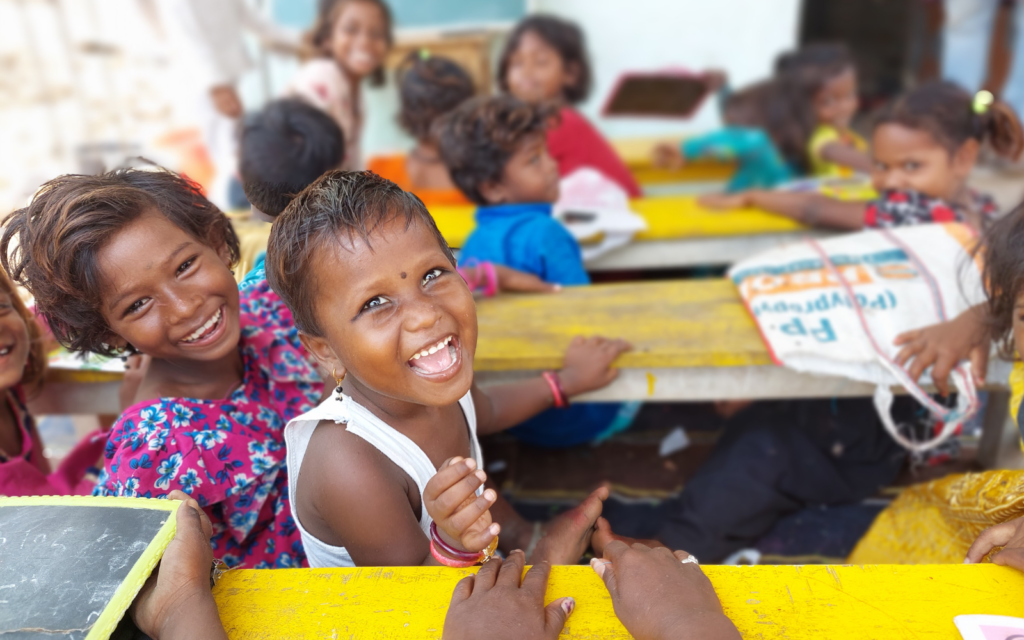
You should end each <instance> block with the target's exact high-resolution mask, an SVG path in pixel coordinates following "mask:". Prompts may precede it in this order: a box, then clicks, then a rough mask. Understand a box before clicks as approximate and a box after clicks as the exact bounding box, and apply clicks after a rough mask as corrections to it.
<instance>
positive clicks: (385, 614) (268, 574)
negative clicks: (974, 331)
mask: <svg viewBox="0 0 1024 640" xmlns="http://www.w3.org/2000/svg"><path fill="white" fill-rule="evenodd" d="M470 571H471V570H468V569H467V570H458V569H445V568H433V567H389V568H358V569H277V570H272V571H268V570H235V571H229V572H228V573H226V574H225V575H224V577H223V578H221V580H220V582H219V583H218V584H217V587H216V588H215V589H214V596H215V598H216V600H217V605H218V608H219V610H220V616H221V620H222V621H223V622H224V626H225V628H226V629H227V631H228V636H229V637H230V638H232V639H237V640H243V639H246V640H248V639H252V640H255V639H257V638H296V639H297V638H304V639H313V638H356V639H358V638H415V639H422V638H440V637H441V630H442V628H443V625H444V616H445V612H446V611H447V608H448V604H449V602H450V601H451V594H452V589H453V588H454V587H455V583H456V582H458V581H459V579H461V578H462V577H463V576H464V575H466V574H468V573H469V572H470ZM704 571H705V572H706V573H707V575H708V577H709V578H710V579H711V582H712V583H713V584H714V586H715V590H716V591H717V592H718V595H719V597H720V598H721V600H722V605H723V607H724V608H725V612H726V614H727V615H728V616H729V617H730V618H731V619H732V620H733V622H735V623H736V626H737V627H738V628H739V630H740V632H741V633H742V634H743V637H744V638H751V639H753V638H758V639H761V640H769V639H776V638H777V639H779V640H782V639H783V638H785V639H788V640H800V639H807V640H812V639H813V640H818V639H820V638H834V639H843V638H851V639H852V638H857V639H860V638H885V639H889V638H916V639H921V640H924V639H927V640H940V639H941V640H957V639H959V638H960V635H959V634H958V633H957V631H956V628H955V627H954V626H953V616H956V615H961V614H979V613H985V614H992V615H1008V616H1017V617H1024V597H1022V596H1024V574H1021V573H1020V572H1018V571H1015V570H1013V569H1007V568H1005V567H997V566H995V565H990V564H986V565H971V566H968V565H917V566H897V565H873V566H872V565H867V566H823V565H814V566H810V565H809V566H759V567H728V566H706V567H704ZM563 596H573V597H574V598H575V599H576V603H577V606H576V610H575V611H574V612H573V614H572V617H571V618H570V619H569V623H568V625H567V626H566V628H565V631H564V632H563V634H562V636H561V637H562V638H564V639H567V640H568V639H579V640H584V639H586V640H611V639H620V638H621V639H626V638H629V637H630V636H629V634H627V633H626V631H625V629H624V628H623V627H622V625H621V624H620V623H619V621H618V619H617V618H616V617H615V613H614V611H613V610H612V604H611V599H610V598H609V596H608V592H607V591H606V590H605V587H604V584H603V583H602V582H601V581H600V579H599V578H598V577H597V575H596V574H594V572H593V571H592V570H591V569H590V567H585V566H572V567H555V568H554V569H553V570H552V572H551V582H550V584H549V586H548V592H547V600H548V601H550V600H553V599H555V598H560V597H563Z"/></svg>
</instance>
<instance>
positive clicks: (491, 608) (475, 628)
mask: <svg viewBox="0 0 1024 640" xmlns="http://www.w3.org/2000/svg"><path fill="white" fill-rule="evenodd" d="M525 565H526V558H525V557H524V556H523V552H522V551H513V552H512V553H510V554H509V556H508V560H505V561H504V562H502V561H501V558H491V559H490V560H488V561H487V563H485V564H484V566H483V567H482V568H481V569H480V571H478V572H477V574H476V575H475V576H466V577H465V578H463V579H462V580H460V581H459V584H457V585H455V592H454V593H453V594H452V603H451V605H450V606H449V607H448V614H447V615H446V616H445V619H444V631H443V632H442V636H443V637H444V640H463V639H473V640H476V639H478V638H488V640H506V639H507V640H520V639H522V638H529V639H530V640H542V639H545V638H546V639H548V640H555V639H556V638H558V635H559V634H560V633H561V632H562V628H563V627H565V620H566V618H568V617H569V615H570V614H571V613H572V611H573V609H574V608H575V607H576V601H575V600H573V599H572V598H558V599H557V600H555V601H554V602H552V603H551V604H549V605H548V606H547V607H545V606H544V592H545V591H547V587H548V575H549V574H550V573H551V565H549V564H534V566H533V567H532V568H531V569H530V570H529V571H527V572H526V576H525V577H523V567H524V566H525Z"/></svg>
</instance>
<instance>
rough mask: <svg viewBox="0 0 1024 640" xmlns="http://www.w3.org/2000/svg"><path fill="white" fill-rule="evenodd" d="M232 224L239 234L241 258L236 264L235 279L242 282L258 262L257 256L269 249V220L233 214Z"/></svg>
mask: <svg viewBox="0 0 1024 640" xmlns="http://www.w3.org/2000/svg"><path fill="white" fill-rule="evenodd" d="M231 224H232V226H233V227H234V228H235V235H237V236H238V246H239V258H238V264H237V265H235V280H236V281H237V282H241V281H242V278H244V277H245V274H247V273H249V272H250V271H251V270H252V267H253V265H254V264H256V258H257V256H259V255H260V254H261V253H262V252H264V251H266V250H267V241H268V240H270V228H271V225H270V223H269V222H264V221H262V220H255V219H252V218H244V217H241V216H231Z"/></svg>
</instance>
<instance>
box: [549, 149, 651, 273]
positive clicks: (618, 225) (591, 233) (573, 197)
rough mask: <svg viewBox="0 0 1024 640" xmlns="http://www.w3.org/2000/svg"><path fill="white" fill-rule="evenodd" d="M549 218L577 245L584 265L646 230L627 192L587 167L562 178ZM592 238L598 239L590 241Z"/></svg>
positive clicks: (645, 223)
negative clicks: (558, 224)
mask: <svg viewBox="0 0 1024 640" xmlns="http://www.w3.org/2000/svg"><path fill="white" fill-rule="evenodd" d="M552 215H554V217H555V219H556V220H558V221H559V222H561V223H562V225H563V226H564V227H565V228H566V229H568V230H569V233H571V234H572V237H574V238H576V241H577V242H579V243H580V249H581V250H582V252H583V261H584V262H586V261H588V260H593V259H594V258H596V257H597V256H599V255H603V254H605V253H607V252H609V251H611V250H612V249H617V248H618V247H621V246H623V245H625V244H628V243H629V242H630V241H631V240H632V239H633V236H634V235H636V234H637V233H638V232H640V231H644V230H645V229H647V221H645V220H644V219H643V218H641V217H640V216H638V215H636V214H635V213H633V212H632V211H631V210H630V208H629V195H628V194H627V193H626V191H625V190H624V189H623V188H622V187H620V186H619V185H618V184H616V183H615V182H614V181H612V180H611V179H609V178H607V177H606V176H605V175H604V174H603V173H601V172H600V171H598V170H596V169H591V168H587V167H584V168H582V169H577V170H576V171H573V172H572V173H570V174H569V175H567V176H565V177H564V178H562V180H561V182H560V183H559V197H558V202H556V203H555V206H554V208H553V211H552ZM595 238H599V240H598V241H597V242H593V240H594V239H595Z"/></svg>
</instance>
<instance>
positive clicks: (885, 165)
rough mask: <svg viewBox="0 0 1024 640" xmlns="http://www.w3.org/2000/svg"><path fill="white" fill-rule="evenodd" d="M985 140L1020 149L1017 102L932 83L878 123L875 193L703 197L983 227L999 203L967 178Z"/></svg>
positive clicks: (1005, 150) (712, 202)
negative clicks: (862, 198)
mask: <svg viewBox="0 0 1024 640" xmlns="http://www.w3.org/2000/svg"><path fill="white" fill-rule="evenodd" d="M984 144H988V145H989V146H990V147H991V148H992V150H993V151H995V152H996V153H997V154H998V155H1000V156H1002V157H1004V158H1008V159H1011V160H1016V159H1017V158H1018V157H1019V156H1020V154H1021V151H1022V150H1024V130H1022V128H1021V123H1020V121H1019V120H1018V119H1017V116H1016V115H1015V114H1014V111H1013V109H1012V108H1010V107H1009V106H1008V105H1006V104H1005V103H1003V102H1000V101H999V100H996V99H995V98H994V97H993V96H992V94H991V93H989V92H987V91H980V92H978V93H977V94H975V95H974V96H971V95H970V94H969V93H967V92H966V91H964V90H963V89H961V88H960V87H958V86H957V85H955V84H952V83H950V82H940V81H935V82H929V83H927V84H924V85H922V86H920V87H918V88H916V89H913V90H911V91H909V92H908V93H906V94H904V95H902V96H900V97H899V98H897V99H896V100H895V101H894V102H893V103H892V104H890V105H889V106H888V107H887V108H886V109H885V111H884V112H883V113H882V114H881V116H880V117H879V119H878V120H877V121H876V123H875V127H874V131H873V134H872V137H871V155H872V161H873V163H874V167H873V169H872V171H871V179H872V182H873V184H874V187H875V189H876V190H877V191H878V194H879V195H878V197H877V198H876V199H875V200H872V201H868V202H843V201H839V200H836V199H834V198H829V197H827V196H822V195H819V194H814V193H791V192H773V191H756V190H754V191H747V192H744V193H740V194H735V195H729V196H721V195H710V196H706V197H705V198H703V199H702V202H703V203H704V204H705V205H707V206H711V207H715V208H737V207H757V208H761V209H765V210H768V211H772V212H775V213H778V214H780V215H784V216H787V217H789V218H793V219H795V220H797V221H799V222H803V223H804V224H808V225H811V226H818V227H830V228H836V229H862V228H865V227H868V228H871V227H897V226H903V225H908V224H921V223H927V222H966V223H968V224H970V225H971V226H973V227H974V228H975V229H977V230H981V229H982V228H984V227H986V226H987V225H988V223H989V222H990V221H991V219H992V218H993V217H994V216H995V215H996V213H997V208H996V205H995V202H994V201H993V200H992V198H991V197H989V196H988V195H986V194H983V193H979V192H977V191H975V190H973V189H971V188H970V187H969V186H968V185H967V179H968V177H969V176H970V174H971V171H972V170H973V169H974V165H975V164H976V163H977V160H978V153H979V151H980V150H981V147H982V145H984Z"/></svg>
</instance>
